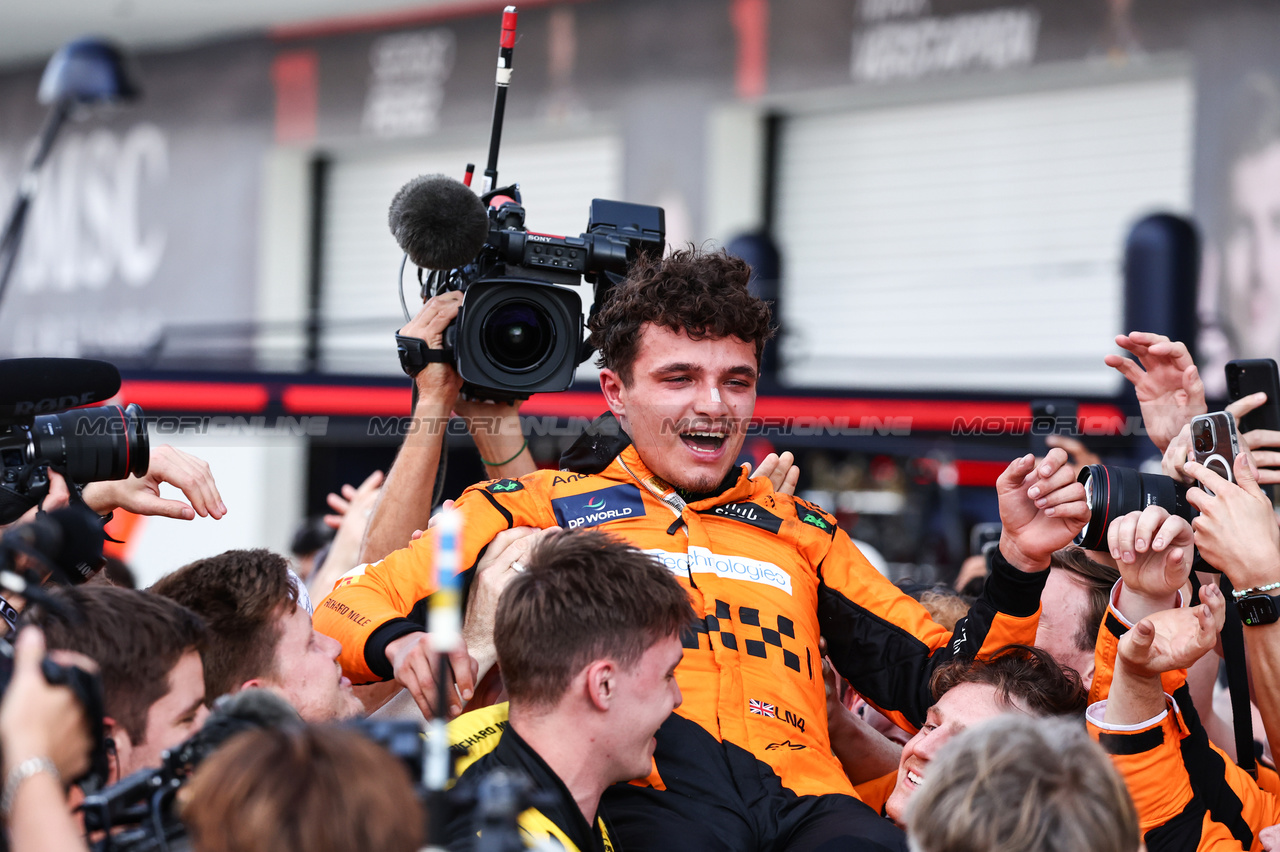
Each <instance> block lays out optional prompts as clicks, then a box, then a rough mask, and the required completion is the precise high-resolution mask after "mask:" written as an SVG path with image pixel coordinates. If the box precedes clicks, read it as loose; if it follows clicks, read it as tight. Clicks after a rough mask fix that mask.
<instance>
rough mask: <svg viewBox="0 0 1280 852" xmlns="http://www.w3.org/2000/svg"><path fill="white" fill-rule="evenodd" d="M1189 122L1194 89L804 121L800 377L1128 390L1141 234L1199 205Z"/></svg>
mask: <svg viewBox="0 0 1280 852" xmlns="http://www.w3.org/2000/svg"><path fill="white" fill-rule="evenodd" d="M1192 109H1193V89H1192V85H1191V83H1190V81H1189V80H1188V79H1185V78H1184V77H1181V76H1179V77H1177V78H1174V79H1157V80H1147V81H1142V82H1124V83H1111V84H1108V85H1094V86H1090V87H1077V88H1070V89H1058V90H1049V91H1036V92H1034V93H1032V92H1028V93H1025V94H1005V95H1000V96H993V97H976V98H968V99H964V100H959V101H950V102H944V103H937V102H934V103H928V104H911V105H902V106H892V107H884V106H880V107H875V108H867V109H857V110H846V111H842V112H827V113H822V114H805V115H798V116H794V117H791V118H789V119H787V120H786V121H785V122H784V125H783V128H782V135H781V139H780V145H781V147H780V161H779V165H780V172H779V176H778V177H779V184H778V186H779V189H778V235H779V242H780V245H781V248H782V251H783V274H784V284H783V288H784V289H783V294H784V314H783V320H784V323H785V331H786V332H787V342H786V345H785V347H784V350H783V352H784V356H785V358H786V367H785V369H784V374H783V375H784V379H785V380H786V381H787V382H788V383H790V384H793V385H819V386H840V387H851V388H869V389H876V388H879V389H893V390H980V391H1007V392H1030V393H1036V392H1061V393H1080V394H1088V393H1097V394H1105V393H1110V392H1112V391H1113V390H1114V389H1115V388H1116V387H1117V385H1116V382H1117V379H1118V377H1117V376H1116V375H1115V374H1114V372H1113V371H1111V370H1109V369H1107V368H1105V367H1103V366H1102V364H1101V359H1102V356H1103V354H1105V353H1107V352H1110V351H1114V348H1115V347H1114V343H1113V341H1112V338H1113V337H1114V335H1116V334H1117V333H1120V332H1121V331H1122V329H1121V328H1120V324H1121V322H1122V319H1123V316H1122V311H1123V292H1124V291H1123V277H1122V271H1121V259H1122V254H1123V241H1124V237H1125V234H1126V233H1127V230H1128V228H1129V226H1130V225H1131V224H1132V223H1133V222H1134V221H1135V220H1136V219H1137V218H1139V217H1140V216H1142V215H1145V214H1146V213H1149V212H1153V211H1155V210H1168V211H1173V212H1179V211H1186V210H1188V209H1189V208H1190V193H1191V189H1190V183H1191V126H1192ZM1190 309H1191V307H1190V306H1188V310H1190Z"/></svg>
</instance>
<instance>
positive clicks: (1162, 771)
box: [1086, 583, 1280, 852]
mask: <svg viewBox="0 0 1280 852" xmlns="http://www.w3.org/2000/svg"><path fill="white" fill-rule="evenodd" d="M1119 589H1120V583H1117V584H1116V586H1115V587H1114V588H1113V589H1112V592H1111V605H1110V606H1109V607H1108V609H1107V614H1106V618H1104V619H1103V622H1102V627H1101V629H1100V630H1099V631H1098V643H1097V650H1096V652H1095V654H1094V678H1093V684H1092V686H1091V687H1090V689H1089V700H1090V701H1091V702H1092V703H1091V704H1090V705H1089V709H1088V712H1087V714H1086V716H1087V719H1088V723H1089V733H1090V734H1091V735H1092V736H1093V738H1094V739H1095V740H1097V741H1098V744H1099V745H1101V746H1102V748H1103V750H1104V751H1106V752H1107V753H1109V754H1110V755H1111V760H1112V762H1113V763H1114V764H1115V766H1116V768H1117V769H1118V770H1120V774H1121V776H1123V778H1124V781H1125V784H1126V786H1128V788H1129V793H1130V795H1132V797H1133V804H1134V807H1135V808H1136V809H1137V811H1138V823H1139V827H1140V829H1141V831H1142V835H1143V843H1144V844H1145V845H1146V848H1147V849H1148V850H1150V852H1228V850H1235V852H1242V850H1245V851H1246V852H1247V850H1257V852H1261V850H1262V849H1263V843H1262V841H1261V839H1260V838H1259V837H1258V832H1259V830H1261V829H1262V828H1265V827H1267V826H1271V825H1275V824H1276V823H1280V797H1277V795H1276V793H1277V792H1278V791H1280V786H1278V785H1280V779H1278V778H1277V776H1276V772H1275V770H1274V769H1272V768H1271V767H1268V766H1265V765H1261V764H1260V765H1259V766H1258V777H1257V778H1256V779H1255V778H1254V777H1253V776H1251V775H1250V774H1249V773H1248V772H1246V771H1245V770H1243V769H1241V768H1240V767H1239V766H1237V765H1236V764H1235V762H1234V761H1232V760H1231V758H1229V757H1228V756H1227V755H1226V753H1225V752H1223V751H1222V749H1220V748H1219V747H1218V746H1217V745H1215V744H1214V743H1213V742H1212V741H1210V739H1209V736H1208V733H1207V732H1206V731H1205V728H1204V725H1203V724H1202V723H1201V721H1200V716H1199V713H1198V712H1197V710H1196V707H1195V705H1194V704H1192V701H1191V690H1190V689H1189V688H1188V686H1187V683H1186V671H1185V670H1184V669H1175V670H1173V671H1168V672H1164V673H1163V674H1162V675H1161V676H1160V683H1161V686H1162V688H1163V689H1164V692H1165V708H1164V710H1163V711H1162V712H1160V713H1159V714H1157V715H1156V716H1155V717H1153V718H1151V719H1147V720H1145V721H1143V722H1140V723H1138V724H1134V725H1112V724H1108V723H1107V722H1106V721H1105V718H1104V717H1105V714H1106V703H1107V701H1108V700H1109V695H1110V693H1111V684H1112V682H1113V680H1114V678H1115V667H1116V657H1117V654H1118V652H1119V644H1120V639H1121V637H1123V636H1124V634H1125V633H1127V632H1128V631H1129V630H1130V629H1131V627H1132V624H1131V622H1130V621H1129V619H1127V618H1126V617H1125V616H1124V615H1123V614H1122V613H1121V612H1120V610H1119V609H1118V608H1117V607H1116V603H1117V601H1118V599H1119ZM1210 709H1212V708H1210Z"/></svg>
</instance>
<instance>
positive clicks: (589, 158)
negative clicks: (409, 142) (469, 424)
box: [320, 135, 622, 375]
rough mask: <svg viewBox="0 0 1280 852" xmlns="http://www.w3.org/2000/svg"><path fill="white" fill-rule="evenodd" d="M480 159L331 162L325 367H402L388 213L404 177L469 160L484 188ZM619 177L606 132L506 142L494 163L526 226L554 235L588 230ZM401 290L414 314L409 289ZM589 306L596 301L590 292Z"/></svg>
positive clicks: (433, 156)
mask: <svg viewBox="0 0 1280 852" xmlns="http://www.w3.org/2000/svg"><path fill="white" fill-rule="evenodd" d="M483 154H484V151H483V150H478V149H477V148H476V147H474V146H472V147H467V148H456V149H448V148H438V149H424V150H422V151H416V152H413V153H401V154H396V155H390V156H380V157H356V156H348V157H341V158H337V159H335V160H334V162H333V164H332V167H331V170H330V173H329V182H328V189H327V193H326V200H325V209H324V227H323V237H322V239H323V249H322V267H321V268H322V272H321V274H322V281H321V299H320V315H321V320H322V322H323V331H322V334H321V369H322V370H324V371H326V372H340V373H359V374H366V375H377V374H387V373H392V374H394V373H398V372H399V371H400V366H399V361H398V360H397V358H396V350H395V341H394V338H393V333H394V331H395V330H396V329H397V328H399V327H400V326H401V325H403V324H404V320H403V315H402V313H401V311H400V302H399V297H398V296H397V295H396V289H395V281H396V273H397V271H398V269H399V267H400V259H401V252H400V249H399V247H397V246H396V243H395V240H394V239H392V237H391V233H390V231H389V230H388V228H387V208H388V206H389V205H390V203H391V198H392V196H394V195H395V193H396V191H397V190H398V189H399V188H400V187H401V186H402V185H404V183H405V182H407V181H408V180H410V179H412V178H414V177H416V176H417V175H420V174H430V173H436V172H439V173H443V174H447V175H453V176H457V177H459V178H460V177H461V176H462V171H463V169H464V167H465V166H466V164H467V162H468V161H470V162H476V163H477V174H476V179H475V185H476V186H477V187H479V185H480V182H481V181H482V177H481V175H480V172H481V171H483V169H484V166H483V163H482V162H477V160H478V159H479V158H481V157H483ZM621 175H622V158H621V144H620V143H619V141H618V140H617V138H616V137H614V136H606V135H595V136H587V137H575V138H572V139H566V140H559V141H550V142H537V143H515V142H512V143H504V145H503V152H502V157H501V159H500V160H499V164H498V178H499V181H500V182H504V183H510V182H512V181H519V183H520V189H521V193H522V196H523V201H524V206H525V210H526V211H527V220H526V225H527V226H528V227H529V228H530V229H531V230H534V231H540V232H543V233H552V234H573V235H576V234H579V233H582V232H583V231H584V230H586V227H587V218H588V215H589V214H590V208H591V199H592V198H618V197H620V195H619V187H620V186H621V183H622V178H621ZM405 278H406V280H408V279H409V278H410V274H409V273H408V272H406V275H405ZM405 289H406V299H407V300H409V310H410V311H411V312H412V311H413V310H414V307H415V306H414V302H413V301H412V299H413V292H412V287H411V286H408V285H407V286H406V288H405ZM583 301H584V303H587V304H589V303H590V293H589V292H586V293H584V294H583Z"/></svg>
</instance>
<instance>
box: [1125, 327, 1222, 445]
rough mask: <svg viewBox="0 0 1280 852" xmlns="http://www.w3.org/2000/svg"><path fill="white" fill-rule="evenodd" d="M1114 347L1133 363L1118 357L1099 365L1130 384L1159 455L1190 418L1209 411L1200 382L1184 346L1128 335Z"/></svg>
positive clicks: (1154, 337)
mask: <svg viewBox="0 0 1280 852" xmlns="http://www.w3.org/2000/svg"><path fill="white" fill-rule="evenodd" d="M1116 345H1117V346H1119V347H1120V348H1121V349H1126V350H1128V351H1129V352H1131V353H1133V354H1134V355H1135V356H1137V359H1138V360H1137V363H1135V362H1134V361H1132V360H1131V359H1129V358H1125V357H1124V356H1121V355H1108V356H1107V357H1105V358H1104V359H1103V362H1104V363H1105V364H1106V365H1107V366H1108V367H1112V368H1114V369H1115V370H1118V371H1119V373H1120V375H1122V376H1124V377H1125V378H1126V379H1128V380H1129V381H1130V382H1132V383H1133V388H1134V390H1135V391H1136V392H1137V396H1138V405H1140V406H1141V407H1142V421H1143V423H1145V424H1146V427H1147V436H1148V437H1149V438H1151V442H1152V443H1153V444H1155V445H1156V448H1157V449H1158V450H1160V452H1162V453H1163V452H1164V451H1165V449H1166V448H1167V447H1168V446H1169V443H1170V442H1171V441H1172V440H1173V439H1174V437H1175V436H1176V435H1177V434H1178V432H1179V430H1181V429H1182V427H1183V426H1184V425H1186V424H1188V423H1190V422H1191V418H1192V417H1195V416H1196V415H1197V414H1204V413H1205V412H1206V411H1208V410H1209V409H1208V407H1207V405H1206V404H1205V401H1204V382H1202V381H1201V380H1200V373H1199V371H1198V370H1197V369H1196V365H1195V362H1194V361H1192V360H1191V353H1190V352H1188V351H1187V347H1186V345H1185V344H1183V343H1180V342H1178V341H1176V340H1170V339H1169V338H1167V337H1165V336H1164V335H1163V334H1152V333H1150V332H1146V331H1132V332H1129V333H1128V334H1122V335H1120V336H1119V337H1117V338H1116Z"/></svg>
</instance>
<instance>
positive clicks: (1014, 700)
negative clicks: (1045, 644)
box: [929, 645, 1089, 716]
mask: <svg viewBox="0 0 1280 852" xmlns="http://www.w3.org/2000/svg"><path fill="white" fill-rule="evenodd" d="M962 683H980V684H986V685H987V686H993V687H995V689H996V693H997V694H998V695H999V696H1000V700H1001V701H1002V702H1003V703H1004V704H1007V705H1009V706H1010V707H1014V706H1017V705H1021V707H1025V708H1026V710H1027V712H1029V713H1030V714H1031V715H1033V716H1068V715H1076V716H1080V715H1083V714H1084V710H1085V707H1087V706H1088V703H1089V693H1088V692H1087V691H1086V690H1085V688H1084V684H1083V683H1082V682H1081V680H1080V675H1079V673H1077V672H1076V671H1075V670H1074V669H1069V668H1066V667H1064V666H1060V665H1058V663H1057V661H1056V660H1054V659H1053V657H1051V656H1049V653H1048V652H1047V651H1043V650H1041V649H1040V648H1033V647H1031V646H1030V645H1005V646H1004V647H1002V648H999V649H997V650H996V651H995V653H993V654H992V655H991V656H990V657H987V658H986V659H968V658H965V659H959V660H954V661H952V662H950V663H947V664H945V665H943V666H942V667H941V668H939V669H938V670H937V671H936V672H934V673H933V678H932V679H931V680H930V682H929V688H930V689H931V690H932V691H933V700H934V701H937V700H938V699H939V698H941V697H942V696H943V695H944V694H945V693H946V692H947V691H948V690H950V689H953V688H955V687H957V686H959V685H960V684H962Z"/></svg>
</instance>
